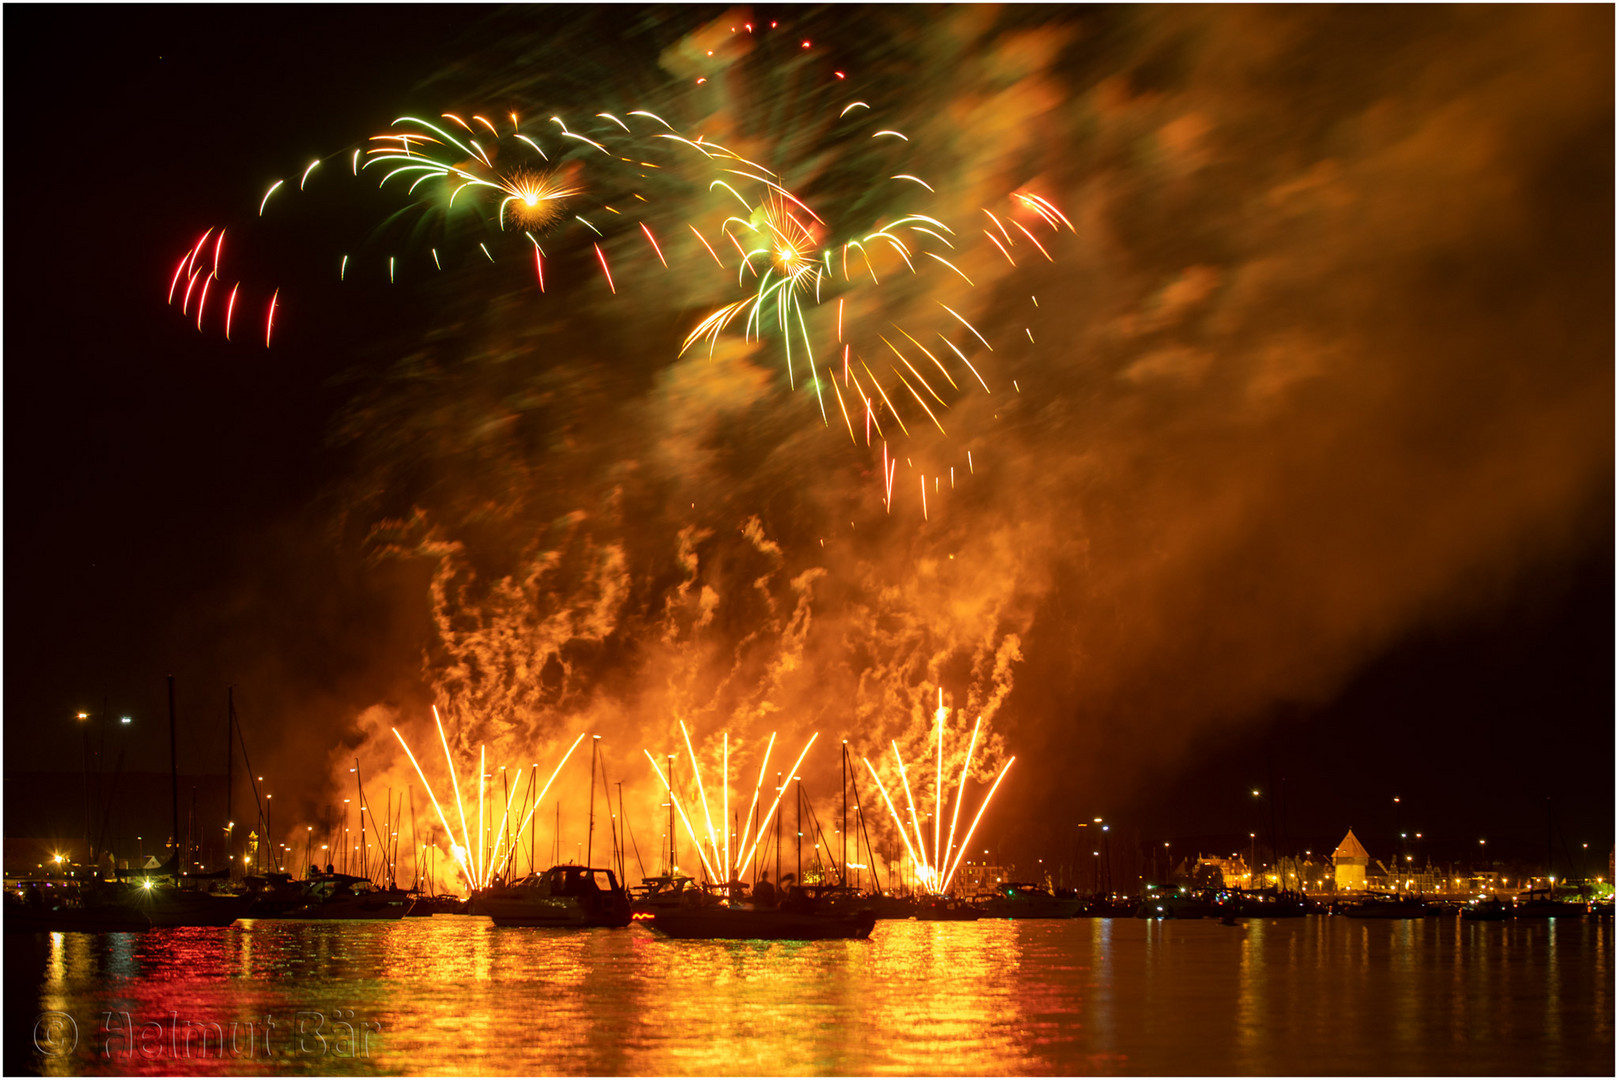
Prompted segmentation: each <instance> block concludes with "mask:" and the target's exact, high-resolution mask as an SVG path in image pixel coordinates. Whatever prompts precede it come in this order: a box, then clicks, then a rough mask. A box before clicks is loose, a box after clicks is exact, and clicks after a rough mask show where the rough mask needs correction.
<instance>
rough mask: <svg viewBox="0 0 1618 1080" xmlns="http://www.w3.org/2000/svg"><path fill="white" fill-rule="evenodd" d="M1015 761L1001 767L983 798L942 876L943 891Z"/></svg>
mask: <svg viewBox="0 0 1618 1080" xmlns="http://www.w3.org/2000/svg"><path fill="white" fill-rule="evenodd" d="M1016 761H1017V759H1016V758H1014V757H1013V758H1011V759H1009V760H1008V761H1007V762H1006V763H1005V765H1004V766H1002V767H1001V769H1000V775H999V776H997V777H995V779H994V786H993V787H991V788H989V793H988V794H987V795H985V796H984V797H983V805H982V806H979V807H978V812H977V816H976V817H974V818H973V819H972V826H971V828H969V829H967V830H966V837H965V838H964V839H963V840H962V841H961V850H960V851H958V852H957V853H956V855H955V861H954V862H953V863H951V864H950V867H949V872H948V873H947V874H945V875H944V886H943V888H944V890H948V889H949V886H950V882H951V881H954V880H955V868H956V867H958V866H960V865H961V856H962V855H965V854H966V853H967V851H969V850H970V849H971V846H972V834H973V833H975V832H977V828H978V822H979V821H982V820H983V812H984V811H985V810H987V809H988V808H989V802H990V801H991V800H992V799H993V798H994V793H995V792H997V791H999V790H1000V781H1002V780H1004V779H1005V778H1006V773H1008V772H1010V771H1011V766H1012V765H1014V764H1015V763H1016Z"/></svg>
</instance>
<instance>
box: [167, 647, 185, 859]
mask: <svg viewBox="0 0 1618 1080" xmlns="http://www.w3.org/2000/svg"><path fill="white" fill-rule="evenodd" d="M178 747H179V736H178V733H177V732H176V730H175V722H174V676H173V675H170V676H169V808H170V810H172V811H173V826H174V832H173V836H174V859H175V863H174V865H175V874H176V875H178V874H180V873H182V872H183V871H184V870H185V867H184V865H183V863H182V860H181V858H180V759H179V750H178Z"/></svg>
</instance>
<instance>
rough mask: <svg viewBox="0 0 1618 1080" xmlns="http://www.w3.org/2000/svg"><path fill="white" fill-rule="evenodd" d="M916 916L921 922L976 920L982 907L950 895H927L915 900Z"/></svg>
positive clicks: (979, 917) (980, 914) (981, 913)
mask: <svg viewBox="0 0 1618 1080" xmlns="http://www.w3.org/2000/svg"><path fill="white" fill-rule="evenodd" d="M916 918H917V919H919V920H920V921H922V922H977V921H978V920H979V919H981V918H983V909H982V908H980V907H978V906H977V905H976V904H971V903H968V902H967V901H965V900H958V899H956V898H955V897H951V896H927V897H923V898H922V899H921V900H918V901H917V902H916Z"/></svg>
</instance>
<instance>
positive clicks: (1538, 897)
mask: <svg viewBox="0 0 1618 1080" xmlns="http://www.w3.org/2000/svg"><path fill="white" fill-rule="evenodd" d="M1588 914H1590V904H1589V901H1587V900H1584V899H1557V896H1556V893H1555V891H1554V890H1552V889H1529V890H1528V891H1527V892H1525V893H1519V894H1518V896H1517V918H1519V919H1582V918H1584V917H1585V916H1586V915H1588Z"/></svg>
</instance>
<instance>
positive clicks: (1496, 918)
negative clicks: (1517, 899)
mask: <svg viewBox="0 0 1618 1080" xmlns="http://www.w3.org/2000/svg"><path fill="white" fill-rule="evenodd" d="M1516 915H1517V908H1516V905H1515V904H1508V903H1506V902H1505V901H1504V900H1502V899H1500V898H1499V897H1498V896H1490V897H1482V896H1480V897H1477V898H1476V899H1473V900H1469V901H1467V903H1466V905H1465V906H1464V907H1462V908H1461V918H1463V919H1471V920H1474V921H1477V922H1504V921H1506V920H1507V919H1512V918H1515V917H1516Z"/></svg>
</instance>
